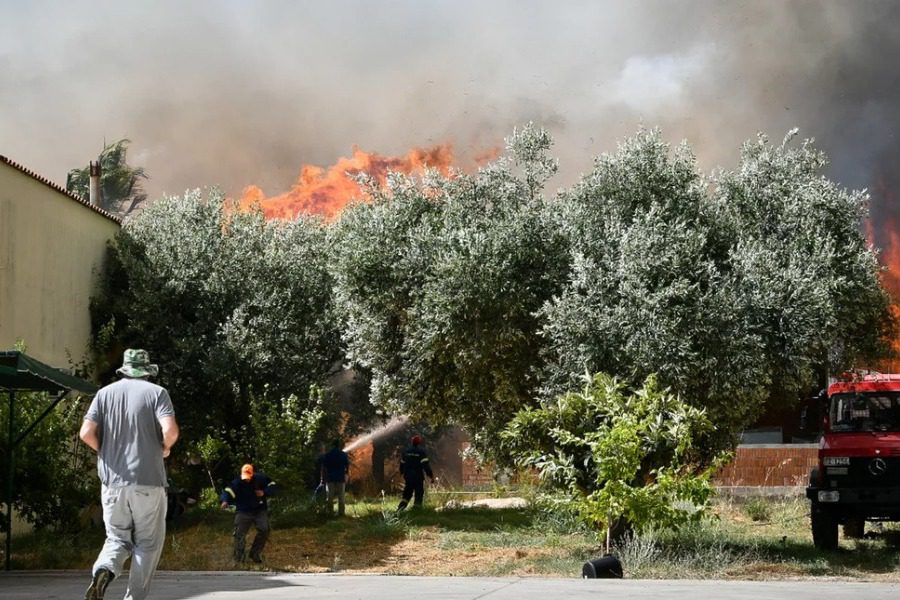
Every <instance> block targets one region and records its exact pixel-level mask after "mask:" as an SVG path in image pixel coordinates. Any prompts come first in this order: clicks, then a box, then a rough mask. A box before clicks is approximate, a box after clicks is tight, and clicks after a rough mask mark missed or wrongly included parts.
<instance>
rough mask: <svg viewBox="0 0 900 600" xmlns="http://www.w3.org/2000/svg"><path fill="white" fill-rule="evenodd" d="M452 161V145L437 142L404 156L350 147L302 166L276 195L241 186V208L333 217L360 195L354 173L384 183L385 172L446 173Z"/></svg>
mask: <svg viewBox="0 0 900 600" xmlns="http://www.w3.org/2000/svg"><path fill="white" fill-rule="evenodd" d="M453 164H454V155H453V147H452V146H451V145H450V144H441V145H438V146H434V147H431V148H413V149H412V150H410V151H409V152H407V153H406V154H405V155H404V156H396V157H391V156H383V155H381V154H377V153H374V152H371V153H370V152H365V151H363V150H360V149H359V148H354V149H353V155H352V156H350V157H349V158H346V157H344V158H341V159H339V160H338V162H337V163H335V164H334V165H333V166H331V167H328V168H327V169H326V168H322V167H318V166H315V165H303V166H302V167H301V169H300V176H299V177H298V178H297V181H296V182H295V183H294V185H293V186H292V187H291V189H290V190H289V191H287V192H285V193H283V194H279V195H277V196H271V197H266V195H265V193H264V192H263V191H262V189H260V188H259V187H258V186H255V185H250V186H248V187H247V188H245V189H244V192H243V196H242V197H241V200H240V206H241V207H242V208H249V207H251V206H254V205H259V206H260V207H261V208H262V210H263V213H264V214H265V215H266V218H268V219H293V218H295V217H297V215H299V214H302V213H305V214H316V215H322V216H323V217H325V219H326V220H332V219H334V218H335V217H336V216H337V215H338V214H340V212H341V210H342V209H343V208H344V206H346V205H347V203H348V202H350V200H352V199H354V198H359V197H361V196H363V190H362V189H361V188H360V187H359V184H357V183H356V181H355V180H354V176H356V175H358V174H361V173H365V174H368V175H369V176H370V177H373V178H374V179H375V180H376V181H378V183H379V184H384V183H385V180H386V178H387V175H388V173H389V172H392V171H394V172H398V173H405V174H412V173H422V172H424V171H425V170H426V169H436V170H437V171H439V172H440V173H441V174H442V175H449V174H450V169H451V167H452V166H453Z"/></svg>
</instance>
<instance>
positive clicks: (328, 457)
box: [319, 448, 350, 483]
mask: <svg viewBox="0 0 900 600" xmlns="http://www.w3.org/2000/svg"><path fill="white" fill-rule="evenodd" d="M319 464H320V465H321V467H322V469H324V470H325V481H330V482H332V483H343V482H344V479H345V477H346V474H347V468H348V467H349V466H350V458H349V457H348V456H347V453H346V452H344V451H343V450H341V449H340V448H332V449H331V450H329V451H328V452H326V453H325V454H323V455H322V456H320V457H319Z"/></svg>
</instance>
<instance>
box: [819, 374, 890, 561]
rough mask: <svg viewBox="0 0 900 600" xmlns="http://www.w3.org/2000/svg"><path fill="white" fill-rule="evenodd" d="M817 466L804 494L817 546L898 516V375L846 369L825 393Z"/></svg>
mask: <svg viewBox="0 0 900 600" xmlns="http://www.w3.org/2000/svg"><path fill="white" fill-rule="evenodd" d="M822 401H823V404H824V406H823V408H824V416H823V433H822V438H821V441H820V442H819V465H818V467H816V468H814V469H813V470H812V471H811V472H810V475H809V486H808V487H807V488H806V496H807V498H809V499H810V502H811V514H810V524H811V527H812V537H813V543H814V544H815V546H816V547H817V548H821V549H824V550H833V549H835V548H837V545H838V525H842V526H843V529H844V537H845V538H861V537H862V536H863V534H864V533H865V526H866V521H900V374H894V375H885V374H880V373H866V374H848V375H846V376H844V377H842V378H841V380H840V381H837V382H835V383H833V384H831V385H830V386H828V390H827V393H826V394H823V395H822Z"/></svg>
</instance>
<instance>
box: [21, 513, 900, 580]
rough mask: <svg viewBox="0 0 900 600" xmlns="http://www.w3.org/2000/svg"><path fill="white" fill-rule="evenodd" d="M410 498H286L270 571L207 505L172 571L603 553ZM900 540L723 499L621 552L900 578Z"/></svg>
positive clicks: (539, 524) (446, 567)
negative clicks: (814, 530)
mask: <svg viewBox="0 0 900 600" xmlns="http://www.w3.org/2000/svg"><path fill="white" fill-rule="evenodd" d="M398 501H399V498H393V497H386V498H376V499H366V500H354V499H348V504H347V514H346V516H345V517H343V518H337V517H329V516H327V515H325V514H324V513H323V511H322V510H320V507H317V506H316V505H314V504H312V503H310V502H302V501H301V502H293V503H292V502H287V501H285V500H283V499H281V498H278V499H276V500H275V501H273V502H272V510H271V523H272V536H271V538H270V541H269V544H268V546H267V547H266V550H265V552H264V558H265V562H264V564H263V565H261V566H257V565H254V564H253V563H249V564H248V563H242V564H240V565H235V564H234V563H233V562H232V561H231V552H230V549H231V532H232V521H233V514H232V513H230V512H227V511H222V510H216V509H214V508H199V507H195V508H192V509H191V510H190V511H189V512H187V513H186V514H185V515H183V516H182V517H180V519H179V520H178V521H177V522H176V523H174V524H170V526H169V527H168V530H167V535H166V547H165V550H164V552H163V558H162V561H161V563H160V568H161V569H169V570H230V569H234V568H241V569H250V570H264V569H268V570H275V571H285V572H313V573H321V572H350V573H385V574H404V575H456V576H460V575H480V576H512V575H517V576H528V575H535V576H548V577H578V576H580V573H581V566H582V565H583V564H584V562H585V561H586V560H588V559H590V558H595V557H597V556H600V555H601V554H602V550H601V548H602V545H603V540H602V539H600V537H599V536H598V534H597V532H594V531H590V530H588V529H586V528H585V527H583V526H582V525H580V524H579V523H578V522H577V520H575V519H574V516H573V515H572V514H569V513H566V512H565V511H561V510H559V509H551V508H548V506H551V505H543V504H541V503H540V502H538V503H537V504H536V505H535V507H534V508H530V509H524V510H518V509H498V510H490V509H485V508H478V509H463V508H451V509H446V510H443V509H442V510H438V509H437V507H436V506H435V505H436V504H443V503H437V502H432V503H430V504H426V506H425V508H422V509H416V510H407V511H404V512H397V511H396V510H394V507H396V506H397V502H398ZM757 504H758V506H757ZM751 506H753V508H750V507H751ZM761 516H762V517H761ZM253 535H254V532H253V531H251V533H250V536H251V537H252V536H253ZM248 542H249V540H248ZM102 543H103V530H102V528H94V529H91V530H88V531H85V532H83V533H81V534H79V535H76V536H69V537H64V539H61V538H60V536H59V535H56V534H50V533H35V534H31V535H27V536H22V537H17V538H16V539H15V540H14V543H13V560H12V566H13V568H16V569H84V570H86V569H88V568H90V565H91V564H92V563H93V560H94V559H95V557H96V554H97V552H98V551H99V549H100V546H101V545H102ZM898 544H900V528H898V526H894V525H885V526H883V527H878V526H873V525H871V524H870V525H868V533H867V537H866V538H865V539H862V540H845V539H843V538H842V539H841V544H840V548H839V550H838V551H836V552H829V553H825V552H820V551H819V550H817V549H815V548H814V547H813V545H812V541H811V538H810V533H809V504H808V501H806V500H805V499H803V498H789V499H771V498H757V499H754V501H753V503H749V502H739V501H736V500H729V499H727V498H723V499H719V500H717V501H716V504H715V505H714V510H713V511H712V514H710V515H709V516H707V517H706V518H704V519H703V520H701V521H699V522H697V523H694V524H692V525H690V526H688V527H684V528H682V529H681V530H679V531H675V532H670V531H659V532H654V531H649V532H644V533H642V534H640V535H632V536H630V537H628V538H626V539H623V540H620V541H619V542H618V544H616V546H615V548H614V551H615V553H616V554H617V555H618V556H619V559H620V560H621V561H622V564H623V566H624V569H625V576H626V577H629V578H676V579H677V578H688V577H690V578H700V579H704V578H726V579H791V578H797V577H822V576H829V577H835V576H837V577H846V578H853V579H863V580H880V581H900V557H898V552H897V548H898Z"/></svg>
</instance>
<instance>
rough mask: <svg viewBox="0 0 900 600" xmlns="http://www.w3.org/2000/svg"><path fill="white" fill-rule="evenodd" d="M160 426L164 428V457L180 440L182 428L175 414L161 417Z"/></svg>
mask: <svg viewBox="0 0 900 600" xmlns="http://www.w3.org/2000/svg"><path fill="white" fill-rule="evenodd" d="M159 427H160V429H162V438H163V441H162V444H163V458H165V457H167V456H169V453H170V452H171V451H172V446H174V445H175V442H177V441H178V435H179V433H180V430H179V428H178V423H177V422H176V421H175V417H174V416H168V417H160V418H159Z"/></svg>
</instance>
